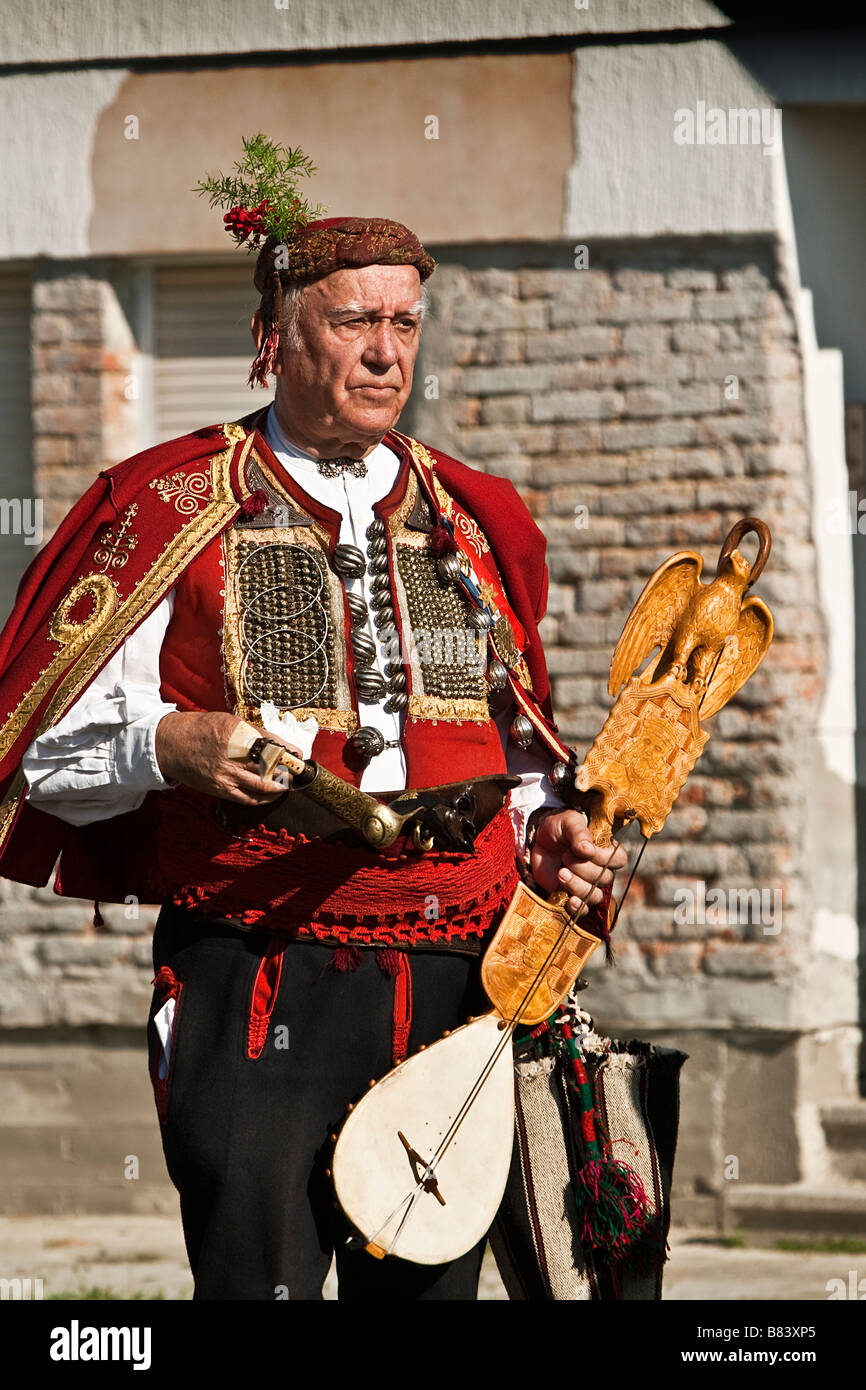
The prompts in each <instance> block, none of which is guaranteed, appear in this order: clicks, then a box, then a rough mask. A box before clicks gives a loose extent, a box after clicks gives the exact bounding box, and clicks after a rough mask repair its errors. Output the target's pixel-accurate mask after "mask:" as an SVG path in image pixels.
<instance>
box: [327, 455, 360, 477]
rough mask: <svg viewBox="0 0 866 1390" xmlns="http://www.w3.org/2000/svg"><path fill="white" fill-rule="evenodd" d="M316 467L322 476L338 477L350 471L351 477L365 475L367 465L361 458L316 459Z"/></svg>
mask: <svg viewBox="0 0 866 1390" xmlns="http://www.w3.org/2000/svg"><path fill="white" fill-rule="evenodd" d="M316 467H317V469H318V470H319V472H320V473H321V475H322V477H323V478H339V477H340V476H341V475H342V474H343V473H351V474H352V476H353V478H366V476H367V465H366V463H365V462H364V460H363V459H353V458H347V457H342V458H335V459H316Z"/></svg>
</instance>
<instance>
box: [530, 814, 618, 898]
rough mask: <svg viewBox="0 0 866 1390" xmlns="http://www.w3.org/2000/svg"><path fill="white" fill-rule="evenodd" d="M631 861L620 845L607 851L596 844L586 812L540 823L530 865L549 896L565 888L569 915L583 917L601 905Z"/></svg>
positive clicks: (614, 843) (533, 875)
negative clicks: (606, 890) (615, 878)
mask: <svg viewBox="0 0 866 1390" xmlns="http://www.w3.org/2000/svg"><path fill="white" fill-rule="evenodd" d="M627 858H628V856H627V855H626V852H625V850H624V849H623V847H622V845H620V844H618V843H617V842H616V841H613V843H612V844H610V845H606V846H604V847H602V846H600V845H596V844H595V843H594V842H593V839H592V836H591V835H590V833H589V831H588V830H587V828H586V817H585V816H584V815H583V813H582V812H580V811H555V812H553V814H552V815H549V816H545V818H544V820H543V821H542V822H541V823H540V825H539V827H538V831H537V833H536V836H535V844H534V845H533V847H532V850H531V853H530V861H529V862H530V869H531V871H532V877H533V878H534V879H535V881H536V883H538V884H539V885H540V886H541V887H542V888H543V889H544V891H545V892H546V893H553V892H554V891H555V890H556V889H558V888H565V889H566V890H567V891H568V893H569V894H570V896H569V899H568V904H567V906H568V909H569V911H570V912H572V913H574V914H575V915H576V916H578V917H583V916H585V914H586V913H587V912H588V911H589V909H590V907H597V906H599V905H600V904H601V902H602V901H603V897H604V894H603V892H602V890H603V889H604V888H606V887H607V885H608V884H609V883H612V882H613V875H614V871H615V870H616V869H621V868H623V867H624V865H625V863H626V861H627Z"/></svg>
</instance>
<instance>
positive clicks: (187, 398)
mask: <svg viewBox="0 0 866 1390" xmlns="http://www.w3.org/2000/svg"><path fill="white" fill-rule="evenodd" d="M253 265H254V261H253V258H252V257H250V258H249V261H248V262H247V263H245V262H244V261H243V260H242V261H241V263H240V264H239V265H232V266H222V265H198V266H163V267H160V268H159V269H157V270H156V271H155V275H154V298H155V319H156V321H155V325H154V329H155V332H154V414H155V426H156V429H155V442H156V443H162V442H163V441H164V440H166V439H175V438H177V436H178V435H181V434H188V433H189V432H190V431H191V430H196V429H200V428H201V427H202V426H204V425H218V424H222V423H223V421H225V420H236V419H237V418H238V417H239V416H241V415H248V414H249V412H250V411H251V410H254V409H255V408H256V407H257V406H262V405H265V404H266V403H267V402H268V401H270V400H273V397H274V393H273V390H268V391H267V392H265V391H263V390H262V389H261V387H259V386H257V387H256V388H255V389H254V390H250V388H249V386H248V385H247V377H248V376H249V371H250V363H251V362H252V359H253V356H254V353H255V348H254V346H253V341H252V337H251V335H250V316H251V315H252V314H253V312H254V311H255V309H256V308H257V307H258V294H257V292H256V290H255V288H254V286H253V280H252V276H253ZM271 381H273V378H271Z"/></svg>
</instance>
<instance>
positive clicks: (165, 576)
mask: <svg viewBox="0 0 866 1390" xmlns="http://www.w3.org/2000/svg"><path fill="white" fill-rule="evenodd" d="M232 428H234V427H232ZM241 435H242V436H243V431H241ZM251 440H252V436H249V438H248V441H247V446H246V448H249V444H250V442H251ZM236 442H237V441H235V442H232V443H230V445H229V447H228V448H227V449H225V450H223V452H222V453H219V454H215V455H214V456H213V458H212V459H211V460H210V471H211V486H212V494H213V498H212V501H210V502H208V504H207V505H206V507H205V508H204V510H203V511H201V512H199V513H198V515H197V516H195V517H194V518H193V520H192V521H190V522H189V524H188V525H187V526H184V527H183V528H182V529H181V530H180V531H179V532H178V533H177V534H176V535H175V536H172V537H171V539H170V540H168V541H167V542H166V544H165V545H164V547H163V549H162V551H161V552H160V554H159V555H158V556H157V557H156V559H155V560H154V562H153V564H152V565H151V567H150V569H149V570H148V572H147V574H146V575H145V576H144V577H143V579H141V580H140V581H139V583H138V584H137V585H136V586H135V588H134V589H133V591H132V593H131V594H130V595H129V597H128V598H127V599H125V600H123V601H122V602H121V603H120V605H119V606H116V604H115V606H114V607H113V608H112V609H111V611H109V604H110V602H111V600H110V599H109V597H108V594H109V588H108V587H106V586H110V587H111V588H112V589H113V588H114V585H113V581H112V580H110V579H109V578H108V577H107V576H106V575H102V574H94V575H85V576H84V577H83V579H80V580H78V581H76V583H75V584H74V585H73V586H72V588H71V589H70V590H69V591H68V592H67V593H66V594H65V595H64V597H63V599H62V600H61V601H60V603H59V604H58V606H57V608H56V609H55V611H54V614H53V616H52V619H51V634H52V637H53V640H55V641H63V642H65V646H64V648H63V650H61V651H60V652H58V653H57V654H56V655H55V657H54V658H53V660H52V661H51V662H50V664H49V665H48V666H47V667H45V668H44V669H43V670H42V671H41V672H40V673H39V676H38V677H37V679H36V680H35V681H34V683H33V685H32V686H31V687H30V689H29V690H28V691H26V692H25V694H24V696H23V697H22V699H21V701H20V703H19V705H18V706H17V708H16V709H15V710H13V711H12V712H11V713H10V714H9V716H8V718H7V721H6V723H5V725H4V726H3V728H2V730H0V758H2V757H5V755H6V753H7V752H8V751H9V749H10V748H12V747H13V746H14V744H15V742H16V740H17V738H18V737H19V735H20V734H21V732H22V730H23V729H24V728H25V727H26V725H27V724H28V723H29V721H30V718H31V717H32V713H33V710H34V708H36V707H37V706H38V705H39V704H40V702H41V701H42V699H43V697H44V695H45V693H46V691H48V690H49V689H50V688H51V686H52V685H54V683H55V682H56V680H57V677H58V674H59V672H60V671H61V670H62V669H63V667H64V666H68V665H69V664H70V662H74V661H75V659H76V657H77V656H78V655H79V653H81V650H82V647H86V646H87V645H88V643H89V650H88V651H87V656H86V659H82V660H81V661H79V662H78V664H77V666H76V668H75V670H73V671H70V672H69V673H68V675H67V676H66V677H65V679H63V680H62V681H61V683H60V685H59V686H58V688H57V689H56V690H55V692H54V695H53V696H52V698H51V701H50V703H49V705H48V706H47V708H46V710H45V712H44V714H43V716H42V719H41V720H40V721H39V726H38V728H37V729H36V731H35V732H34V734H33V738H38V737H39V735H40V734H43V733H44V732H45V731H46V729H50V728H51V727H52V726H53V725H54V724H56V723H57V721H58V720H59V719H61V718H62V717H63V715H64V714H65V713H66V711H67V710H68V709H69V708H70V707H71V706H72V705H73V704H74V703H75V701H76V700H77V698H78V696H79V695H80V694H81V692H82V691H83V690H84V689H85V688H86V687H87V686H88V685H89V684H90V682H91V680H92V679H93V677H94V676H95V675H96V673H97V672H98V671H99V670H100V669H101V667H102V666H103V665H104V664H105V661H106V660H107V659H108V656H109V654H110V653H111V652H112V651H113V650H115V649H116V648H117V647H119V646H121V645H122V643H123V642H124V641H125V640H126V638H127V637H128V636H129V634H130V633H131V632H132V631H134V629H135V628H136V627H137V626H138V623H139V621H140V620H141V616H142V609H149V611H152V609H153V608H154V607H155V606H156V604H157V603H158V602H159V600H160V599H161V598H163V597H164V595H165V594H166V593H167V592H168V590H169V589H170V588H171V586H172V585H173V584H174V583H175V581H176V580H177V579H178V578H179V576H180V574H181V573H182V572H183V570H184V569H185V568H186V566H187V565H188V564H189V563H190V561H191V560H193V559H194V558H195V556H196V555H197V554H199V552H200V551H202V550H203V549H204V548H205V546H207V545H209V544H210V542H211V541H212V540H213V539H214V538H215V537H216V536H218V535H219V533H220V531H221V530H222V529H223V528H224V527H225V526H226V524H227V522H228V520H229V519H230V517H231V515H232V513H236V512H237V510H238V502H237V500H236V499H235V497H234V494H233V493H232V489H231V476H230V469H231V459H232V455H233V453H234V450H235V443H236ZM97 581H99V587H98V588H96V589H94V588H93V587H92V586H93V585H95V584H96V582H97ZM88 590H89V591H90V592H91V593H93V595H94V598H95V600H96V601H97V603H99V602H101V604H102V606H101V608H100V607H98V608H97V609H96V610H95V611H94V612H93V613H91V614H89V615H88V617H87V618H85V619H84V622H83V624H79V623H70V622H69V618H68V614H69V610H70V608H71V607H72V604H73V603H74V602H75V601H76V599H77V598H80V597H81V595H82V594H83V593H84V592H86V591H88ZM115 593H116V591H115ZM97 594H98V595H100V596H101V599H98V598H97ZM97 614H98V615H99V617H98V618H97ZM100 620H101V625H100ZM83 629H86V630H87V631H88V632H89V633H90V636H89V637H87V636H85V635H84V632H83ZM67 633H68V634H69V635H68V637H67V636H65V634H67ZM55 634H56V635H55ZM79 638H80V640H78V639H79ZM48 640H52V638H51V637H49V639H48ZM70 643H74V644H75V645H74V646H71V645H70ZM24 787H25V783H24V779H23V775H22V774H19V775H18V776H16V777H15V779H14V780H13V782H12V784H11V785H10V787H9V790H8V792H7V793H6V796H5V797H4V800H3V803H2V806H0V846H2V845H3V843H4V842H5V839H6V836H7V835H8V833H9V829H10V827H11V825H12V821H13V818H14V814H15V809H16V806H17V803H18V800H19V797H20V795H21V793H22V791H23V790H24Z"/></svg>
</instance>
